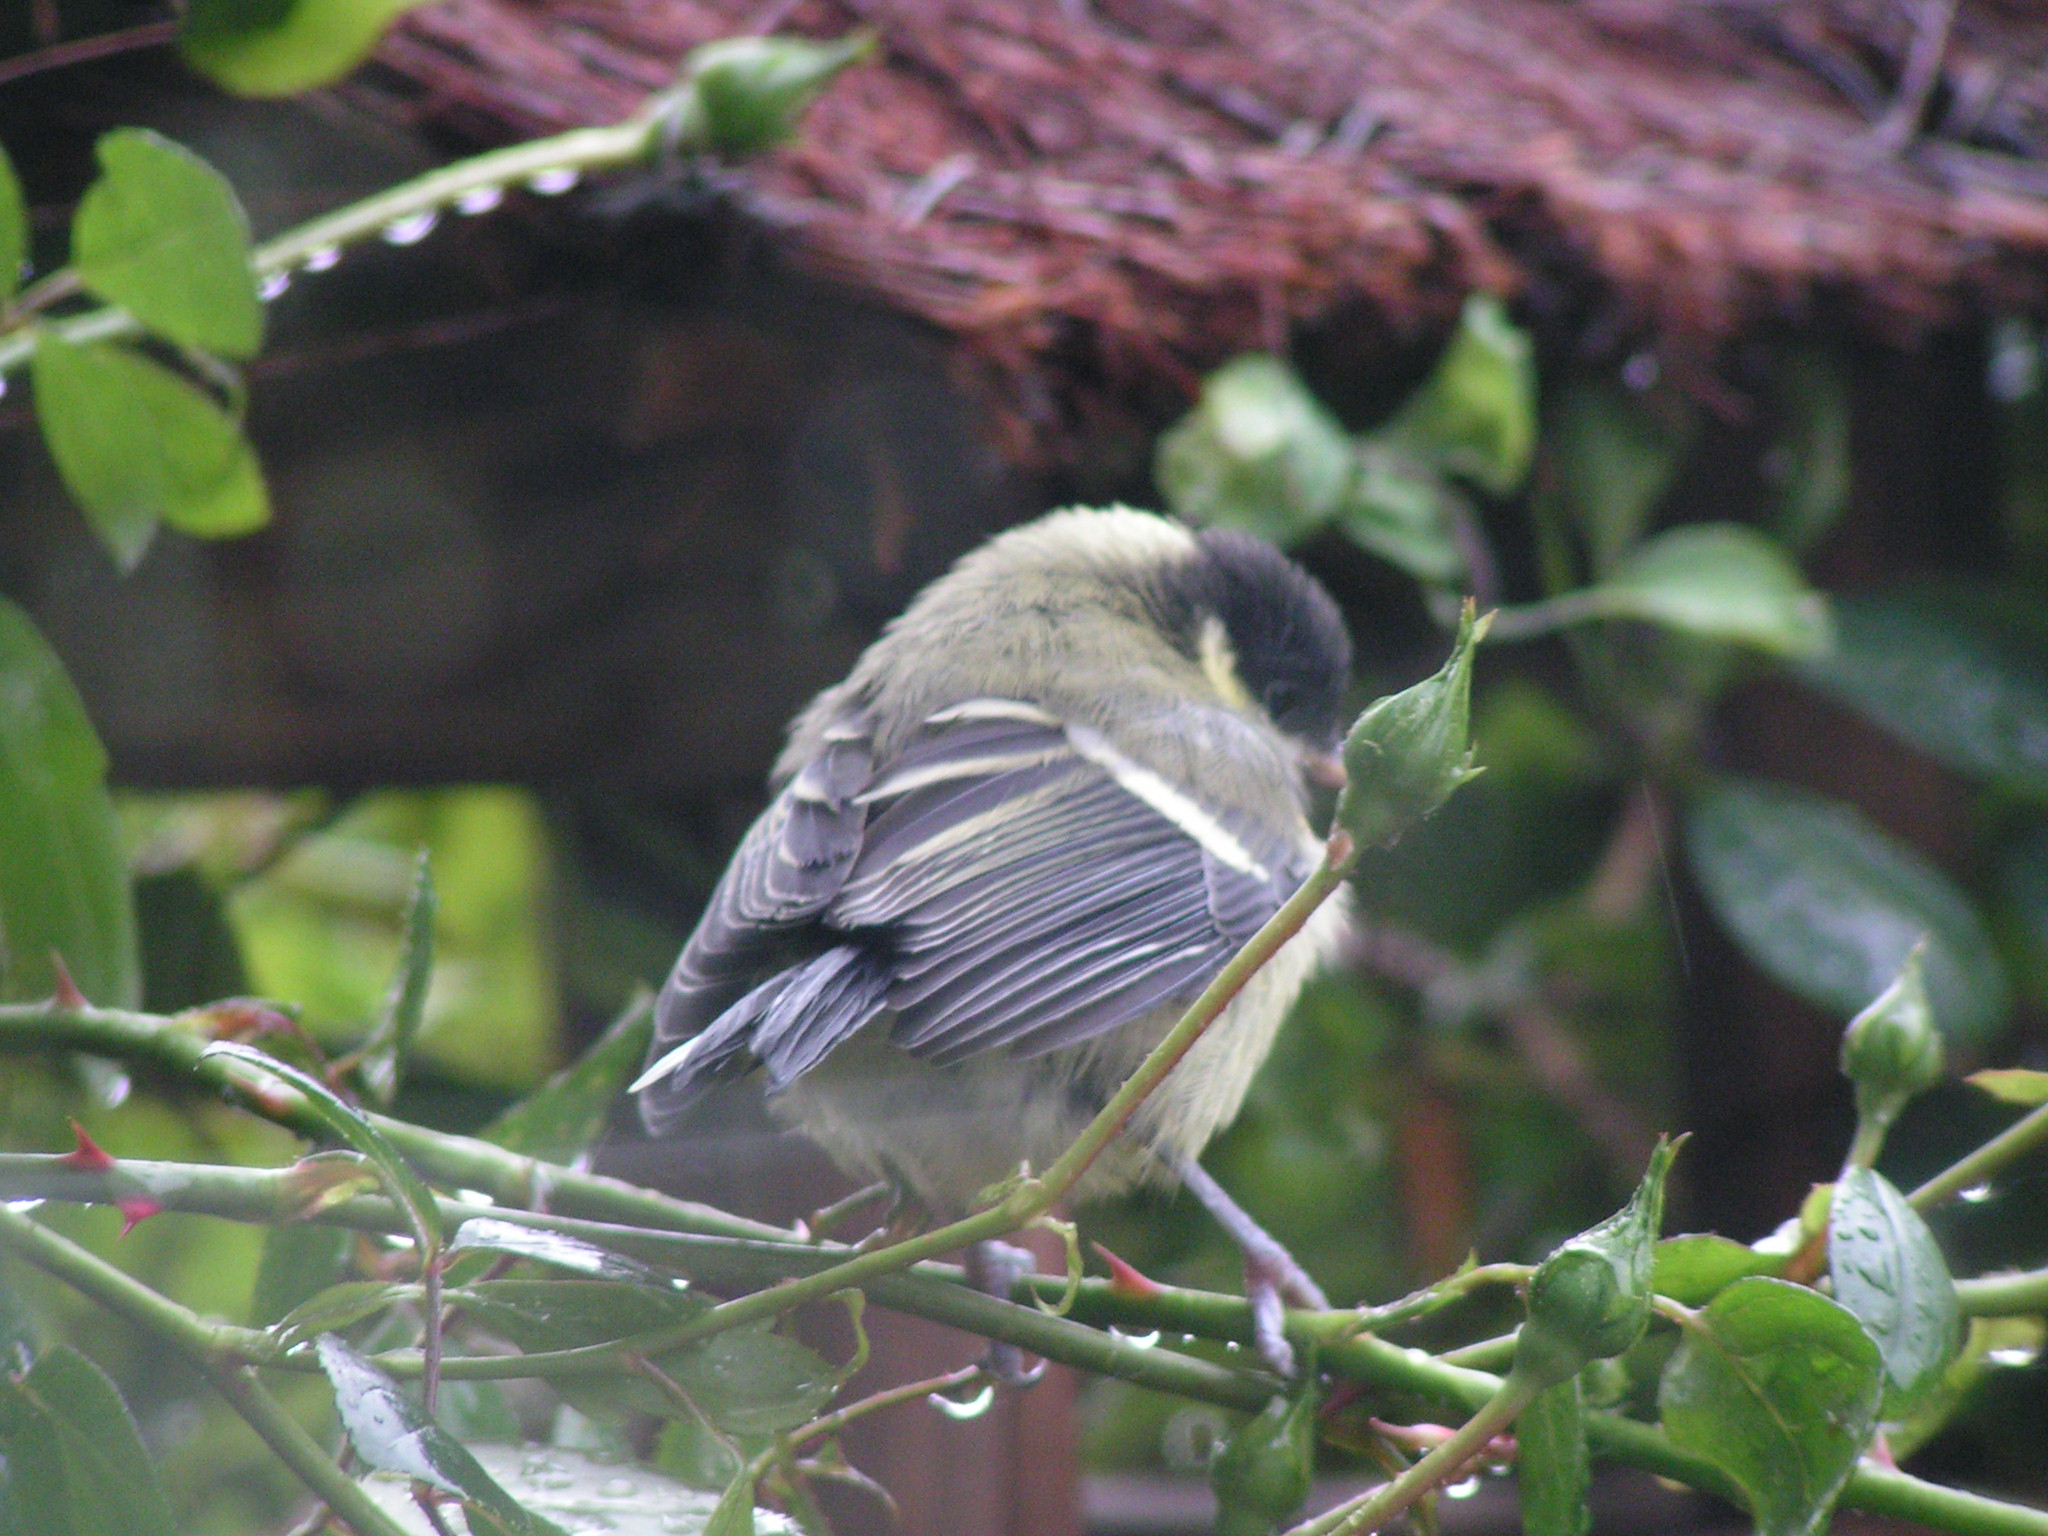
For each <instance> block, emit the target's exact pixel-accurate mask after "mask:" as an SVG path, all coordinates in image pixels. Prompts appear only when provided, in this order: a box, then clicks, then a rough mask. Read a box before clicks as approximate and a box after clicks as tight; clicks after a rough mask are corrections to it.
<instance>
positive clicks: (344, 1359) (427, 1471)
mask: <svg viewBox="0 0 2048 1536" xmlns="http://www.w3.org/2000/svg"><path fill="white" fill-rule="evenodd" d="M318 1348H319V1353H320V1369H321V1370H323V1371H325V1372H326V1373H327V1380H328V1382H329V1383H330V1384H331V1385H332V1386H333V1388H334V1406H335V1409H336V1411H337V1412H339V1413H340V1415H341V1423H342V1427H343V1428H344V1429H345V1430H347V1431H348V1438H349V1443H350V1444H351V1445H353V1446H354V1447H355V1448H356V1454H357V1455H358V1456H360V1457H362V1459H363V1460H364V1461H365V1462H367V1463H368V1464H369V1465H370V1466H373V1467H378V1468H381V1469H383V1470H384V1471H387V1472H397V1473H401V1474H403V1475H404V1476H406V1477H409V1478H416V1479H418V1480H419V1481H420V1482H423V1483H427V1484H429V1485H431V1486H433V1487H435V1488H438V1489H440V1490H441V1491H442V1492H443V1493H452V1494H454V1495H455V1496H456V1497H457V1498H459V1499H461V1500H462V1502H463V1507H464V1510H465V1511H466V1513H467V1514H468V1515H469V1519H470V1529H471V1530H472V1531H476V1530H479V1529H484V1530H490V1531H493V1532H503V1533H504V1536H563V1531H562V1528H561V1527H560V1526H558V1525H556V1524H555V1523H554V1522H553V1521H551V1520H544V1519H542V1518H541V1517H540V1516H539V1515H536V1514H533V1513H531V1512H530V1511H528V1510H526V1509H524V1508H522V1507H521V1506H520V1505H519V1504H518V1503H516V1502H515V1501H514V1500H513V1498H512V1496H511V1495H510V1494H508V1493H506V1492H505V1490H504V1489H503V1488H501V1487H499V1486H498V1484H497V1482H496V1480H495V1479H493V1478H492V1476H491V1475H490V1474H489V1473H488V1472H486V1471H485V1470H484V1469H483V1466H482V1464H481V1463H479V1462H478V1461H477V1459H476V1457H475V1456H474V1455H472V1454H471V1453H470V1452H469V1450H468V1449H467V1448H466V1447H465V1446H464V1445H463V1444H462V1442H461V1441H459V1440H457V1439H456V1438H455V1437H454V1436H453V1435H451V1434H449V1433H448V1431H447V1430H445V1429H443V1428H442V1427H441V1426H440V1425H438V1424H436V1423H434V1422H433V1421H432V1420H430V1419H428V1418H427V1417H426V1416H425V1415H424V1414H422V1413H421V1412H420V1410H419V1409H418V1407H416V1406H415V1405H414V1404H413V1402H412V1401H411V1399H409V1398H407V1397H406V1396H405V1394H404V1393H402V1392H400V1391H399V1390H398V1385H397V1383H396V1382H394V1381H392V1380H391V1378H390V1377H388V1376H386V1375H385V1374H384V1373H383V1372H382V1371H380V1370H378V1369H377V1368H376V1367H375V1366H374V1365H372V1364H370V1362H369V1361H367V1360H365V1359H364V1358H363V1357H362V1356H361V1355H359V1354H357V1353H356V1352H355V1351H354V1350H352V1349H350V1348H349V1347H348V1346H347V1345H346V1344H344V1343H342V1341H341V1340H340V1339H339V1338H337V1337H336V1336H335V1335H334V1334H331V1333H323V1334H322V1335H321V1336H320V1338H319V1341H318Z"/></svg>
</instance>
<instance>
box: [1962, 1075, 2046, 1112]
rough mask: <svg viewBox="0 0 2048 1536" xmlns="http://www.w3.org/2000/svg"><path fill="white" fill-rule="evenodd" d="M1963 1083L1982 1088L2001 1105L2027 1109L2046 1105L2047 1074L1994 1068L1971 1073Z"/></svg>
mask: <svg viewBox="0 0 2048 1536" xmlns="http://www.w3.org/2000/svg"><path fill="white" fill-rule="evenodd" d="M1963 1081H1964V1082H1966V1083H1969V1084H1970V1085H1971V1086H1973V1087H1977V1088H1982V1089H1983V1090H1984V1091H1985V1092H1986V1093H1988V1094H1990V1095H1991V1097H1993V1098H1994V1099H1997V1100H1999V1101H2000V1102H2002V1103H2006V1104H2023V1105H2025V1106H2026V1107H2028V1108H2029V1109H2031V1108H2032V1107H2033V1106H2034V1105H2036V1104H2048V1072H2030V1071H2028V1070H2027V1069H2026V1068H2025V1067H1994V1068H1990V1069H1987V1070H1985V1071H1983V1072H1972V1073H1971V1074H1970V1075H1969V1076H1968V1077H1966V1078H1964V1079H1963Z"/></svg>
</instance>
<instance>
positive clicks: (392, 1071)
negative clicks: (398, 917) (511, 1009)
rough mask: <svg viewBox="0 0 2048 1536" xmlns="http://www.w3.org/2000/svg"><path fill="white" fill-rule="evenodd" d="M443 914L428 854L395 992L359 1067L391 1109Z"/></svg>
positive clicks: (421, 1011) (408, 917)
mask: <svg viewBox="0 0 2048 1536" xmlns="http://www.w3.org/2000/svg"><path fill="white" fill-rule="evenodd" d="M440 908H441V903H440V901H439V899H438V898H437V897H436V896H435V895H434V873H433V870H432V868H431V867H430V866H429V864H428V862H427V851H426V850H425V849H424V848H422V849H421V850H420V852H419V857H418V859H417V860H416V861H415V862H414V864H413V876H412V894H411V895H410V896H409V897H408V898H407V899H406V904H405V918H404V921H403V923H402V925H401V930H400V932H401V936H400V939H399V945H398V967H397V969H396V970H395V971H394V972H393V973H392V977H391V990H390V991H389V992H388V993H386V994H385V998H384V1008H383V1011H382V1012H381V1013H380V1014H379V1015H378V1018H377V1024H376V1027H375V1028H374V1029H372V1030H371V1032H370V1038H369V1039H368V1040H366V1041H364V1042H363V1048H362V1054H361V1055H360V1057H359V1058H358V1059H357V1062H356V1076H357V1077H358V1078H359V1079H360V1080H361V1081H362V1085H363V1087H364V1089H365V1090H366V1091H367V1092H368V1094H369V1096H370V1097H371V1098H372V1099H373V1100H375V1101H376V1102H377V1104H378V1105H380V1106H381V1107H383V1108H385V1109H389V1108H390V1107H391V1101H392V1100H393V1099H394V1098H395V1097H397V1094H398V1077H399V1073H400V1071H401V1070H402V1069H403V1068H404V1066H405V1060H406V1053H407V1052H408V1051H410V1050H411V1049H412V1042H413V1038H414V1037H415V1036H416V1035H418V1034H419V1032H420V1020H421V1018H422V1017H423V1016H424V1015H425V1013H426V1010H427V986H428V983H430V982H431V981H432V980H433V976H434V916H435V914H436V913H437V912H439V911H440Z"/></svg>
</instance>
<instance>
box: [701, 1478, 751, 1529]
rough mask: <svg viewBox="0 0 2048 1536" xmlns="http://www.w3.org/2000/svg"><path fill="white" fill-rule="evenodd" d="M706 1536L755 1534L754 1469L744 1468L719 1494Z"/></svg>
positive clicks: (706, 1526)
mask: <svg viewBox="0 0 2048 1536" xmlns="http://www.w3.org/2000/svg"><path fill="white" fill-rule="evenodd" d="M704 1536H754V1470H753V1468H752V1467H748V1468H746V1469H744V1470H743V1471H742V1472H741V1473H740V1475H739V1476H738V1477H736V1478H734V1479H733V1480H732V1482H731V1483H730V1484H729V1485H728V1486H727V1488H726V1490H725V1492H724V1493H723V1494H721V1495H720V1496H719V1499H718V1507H717V1508H716V1509H714V1510H713V1511H712V1512H711V1519H710V1520H709V1522H707V1523H706V1525H705V1527H704Z"/></svg>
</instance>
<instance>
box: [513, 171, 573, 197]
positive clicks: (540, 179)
mask: <svg viewBox="0 0 2048 1536" xmlns="http://www.w3.org/2000/svg"><path fill="white" fill-rule="evenodd" d="M582 179H583V173H582V172H581V171H579V170H577V169H576V168H575V167H574V166H570V165H558V166H556V167H554V168H553V169H552V170H546V171H536V172H534V174H533V175H531V176H529V177H527V178H526V190H527V191H529V192H538V193H539V194H540V195H541V196H542V197H560V196H561V195H562V194H563V193H564V192H566V191H568V190H569V189H570V188H571V187H573V186H575V185H576V183H577V182H579V181H581V180H582Z"/></svg>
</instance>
